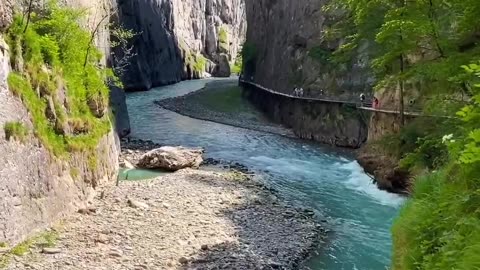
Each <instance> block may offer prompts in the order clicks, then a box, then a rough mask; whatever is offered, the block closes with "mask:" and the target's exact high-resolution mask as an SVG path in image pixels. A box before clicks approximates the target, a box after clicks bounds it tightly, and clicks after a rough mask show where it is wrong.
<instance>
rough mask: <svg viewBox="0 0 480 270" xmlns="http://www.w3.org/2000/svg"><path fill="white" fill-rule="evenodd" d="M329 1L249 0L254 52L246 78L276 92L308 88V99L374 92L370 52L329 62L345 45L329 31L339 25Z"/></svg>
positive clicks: (249, 32)
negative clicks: (327, 7) (328, 34)
mask: <svg viewBox="0 0 480 270" xmlns="http://www.w3.org/2000/svg"><path fill="white" fill-rule="evenodd" d="M328 2H329V0H296V1H290V0H277V1H272V0H246V10H247V11H246V13H247V22H248V25H251V26H252V27H248V30H247V41H246V42H247V44H248V45H249V46H250V47H251V48H252V51H254V59H253V63H251V64H249V65H247V66H246V70H245V71H244V72H245V75H246V76H248V77H249V78H250V77H251V76H253V77H254V81H255V82H256V83H259V84H261V85H263V86H266V87H268V88H271V89H275V90H276V91H281V92H285V93H291V92H292V89H293V88H294V86H298V87H303V88H304V90H305V94H306V95H308V96H313V97H315V96H318V95H319V93H320V90H323V92H324V95H327V96H335V97H342V98H349V97H354V98H357V97H358V94H359V93H361V92H364V93H369V92H370V91H371V85H372V83H373V78H372V76H371V74H370V71H369V69H368V67H367V63H368V57H367V55H365V53H364V49H365V48H358V51H357V53H356V55H357V57H355V59H353V60H352V61H350V62H349V63H345V64H336V63H332V62H331V61H329V59H328V58H329V57H330V56H331V53H332V52H333V51H334V50H335V49H337V48H338V47H339V46H341V45H342V44H343V42H344V41H343V40H342V39H337V40H331V39H328V38H327V37H326V30H327V29H328V27H329V26H330V25H332V24H333V23H334V22H335V21H336V20H340V19H341V18H333V17H331V16H329V15H328V14H327V13H326V12H325V11H324V10H323V7H324V6H325V5H326V4H327V3H328Z"/></svg>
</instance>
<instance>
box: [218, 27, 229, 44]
mask: <svg viewBox="0 0 480 270" xmlns="http://www.w3.org/2000/svg"><path fill="white" fill-rule="evenodd" d="M218 42H219V44H220V47H222V48H223V49H225V50H228V47H229V46H228V33H227V30H226V29H225V27H223V26H222V27H220V30H219V31H218Z"/></svg>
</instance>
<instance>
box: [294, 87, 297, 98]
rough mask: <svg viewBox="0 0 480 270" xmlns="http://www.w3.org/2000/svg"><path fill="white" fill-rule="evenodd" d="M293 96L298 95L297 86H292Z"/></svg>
mask: <svg viewBox="0 0 480 270" xmlns="http://www.w3.org/2000/svg"><path fill="white" fill-rule="evenodd" d="M293 96H294V97H296V96H298V88H297V87H296V86H295V87H294V88H293Z"/></svg>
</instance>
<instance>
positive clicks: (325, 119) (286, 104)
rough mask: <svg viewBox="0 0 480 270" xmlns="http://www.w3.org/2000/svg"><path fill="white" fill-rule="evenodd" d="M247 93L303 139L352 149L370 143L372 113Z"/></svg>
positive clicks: (246, 89) (247, 88) (252, 91)
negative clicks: (370, 118)
mask: <svg viewBox="0 0 480 270" xmlns="http://www.w3.org/2000/svg"><path fill="white" fill-rule="evenodd" d="M244 93H245V95H246V97H247V98H248V99H249V100H251V101H252V102H253V103H254V104H255V105H256V106H258V107H259V108H260V109H262V110H263V111H264V112H265V113H266V114H267V115H268V116H270V117H271V118H272V119H273V120H274V121H276V122H278V123H282V124H284V125H286V126H287V127H290V128H292V130H293V131H294V133H295V135H297V136H298V137H300V138H303V139H307V140H314V141H318V142H322V143H326V144H330V145H333V146H339V147H348V148H359V147H360V146H361V145H362V144H363V143H365V141H366V140H367V133H368V132H367V128H368V119H369V114H368V113H364V112H362V111H359V110H357V109H356V108H355V107H350V106H348V105H344V104H341V103H327V102H321V101H308V100H299V99H293V98H289V97H285V96H280V95H274V94H271V93H269V92H266V91H262V90H260V89H256V88H254V87H251V86H247V85H244Z"/></svg>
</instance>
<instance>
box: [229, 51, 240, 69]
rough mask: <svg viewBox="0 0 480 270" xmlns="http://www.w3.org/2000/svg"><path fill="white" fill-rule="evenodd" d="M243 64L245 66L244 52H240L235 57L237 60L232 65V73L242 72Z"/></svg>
mask: <svg viewBox="0 0 480 270" xmlns="http://www.w3.org/2000/svg"><path fill="white" fill-rule="evenodd" d="M242 66H243V57H242V52H239V53H238V55H237V57H236V58H235V62H234V63H233V64H232V65H230V70H231V71H232V74H239V73H241V72H242Z"/></svg>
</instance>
